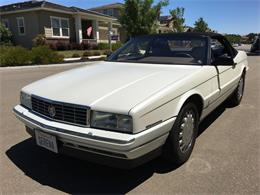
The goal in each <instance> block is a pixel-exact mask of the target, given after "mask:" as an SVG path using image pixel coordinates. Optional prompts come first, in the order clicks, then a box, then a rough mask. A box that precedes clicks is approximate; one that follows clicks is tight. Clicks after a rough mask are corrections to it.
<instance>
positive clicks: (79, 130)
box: [13, 105, 175, 160]
mask: <svg viewBox="0 0 260 195" xmlns="http://www.w3.org/2000/svg"><path fill="white" fill-rule="evenodd" d="M13 112H14V114H15V116H16V117H17V118H18V119H19V120H21V121H22V122H23V123H24V124H25V125H26V126H27V127H29V129H31V130H34V129H38V130H41V131H43V132H45V133H49V134H51V135H54V136H56V138H57V140H58V141H59V142H61V143H62V144H63V146H65V147H66V148H71V149H76V150H80V151H86V152H90V153H95V154H100V155H103V156H108V157H113V158H120V159H126V160H132V159H136V158H139V157H142V156H144V155H145V154H148V153H150V152H152V151H154V150H156V149H158V148H160V147H161V146H162V145H163V144H164V143H165V141H166V139H167V137H168V134H169V131H170V130H171V128H172V126H173V123H174V121H175V118H171V119H169V120H167V121H164V122H162V123H160V124H158V125H156V126H154V127H152V128H150V129H147V130H145V131H143V132H140V133H137V134H125V133H119V132H111V131H106V130H99V129H93V128H85V127H78V126H74V125H69V124H64V123H59V122H55V121H51V120H48V119H45V118H43V117H40V116H38V115H36V114H34V113H33V112H31V111H29V110H28V109H27V108H25V107H23V106H21V105H17V106H15V107H14V109H13Z"/></svg>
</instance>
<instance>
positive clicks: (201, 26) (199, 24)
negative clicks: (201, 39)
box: [194, 17, 208, 32]
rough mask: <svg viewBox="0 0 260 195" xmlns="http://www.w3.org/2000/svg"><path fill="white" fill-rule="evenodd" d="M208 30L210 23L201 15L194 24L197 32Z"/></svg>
mask: <svg viewBox="0 0 260 195" xmlns="http://www.w3.org/2000/svg"><path fill="white" fill-rule="evenodd" d="M207 30H208V24H207V23H206V22H205V21H204V19H203V18H202V17H200V18H199V19H198V20H197V21H196V22H195V24H194V31H195V32H206V31H207Z"/></svg>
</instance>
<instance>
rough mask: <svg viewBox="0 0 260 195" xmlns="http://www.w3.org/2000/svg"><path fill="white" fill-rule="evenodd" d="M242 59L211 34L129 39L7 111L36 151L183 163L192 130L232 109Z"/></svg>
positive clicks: (107, 160)
mask: <svg viewBox="0 0 260 195" xmlns="http://www.w3.org/2000/svg"><path fill="white" fill-rule="evenodd" d="M247 70H248V62H247V55H246V53H245V52H243V51H237V50H235V49H234V48H233V47H232V46H231V44H230V43H229V42H228V41H227V40H226V39H225V38H224V37H223V36H222V35H219V34H213V33H175V34H160V35H149V36H140V37H137V38H133V39H131V40H130V41H129V42H128V43H126V44H125V45H124V46H123V47H122V48H120V49H119V50H117V51H116V52H114V53H113V54H112V55H111V56H109V57H108V60H107V61H105V62H98V63H96V64H95V65H88V66H85V67H80V68H76V69H73V70H70V71H66V72H63V73H60V74H57V75H53V76H50V77H48V78H45V79H42V80H40V81H37V82H34V83H32V84H30V85H28V86H26V87H24V88H23V89H22V90H21V104H20V105H17V106H15V107H14V109H13V111H14V113H15V115H16V117H17V118H18V119H20V120H21V121H22V122H23V123H24V124H25V126H26V130H27V132H28V133H30V134H31V135H32V136H33V137H34V138H35V139H36V143H37V145H39V146H41V147H44V148H46V149H48V150H51V151H53V152H56V153H65V154H70V155H73V156H79V157H81V158H85V159H88V160H90V161H95V162H99V163H103V164H108V165H116V166H126V167H128V168H129V167H131V166H136V165H139V164H140V163H143V162H145V161H148V160H150V159H152V158H154V157H156V156H158V155H160V154H162V155H163V156H164V157H165V158H166V159H168V160H169V161H171V162H172V163H175V164H182V163H184V162H185V161H187V160H188V158H189V157H190V155H191V152H192V150H193V146H194V143H195V140H196V136H197V132H198V125H199V123H200V121H202V120H203V119H204V118H205V117H206V116H207V115H208V114H209V113H211V112H212V111H213V110H214V109H215V108H216V107H217V106H218V105H220V104H221V103H222V102H223V101H225V100H226V99H228V102H229V103H230V104H232V105H239V103H240V101H241V99H242V96H243V91H244V84H245V76H246V72H247Z"/></svg>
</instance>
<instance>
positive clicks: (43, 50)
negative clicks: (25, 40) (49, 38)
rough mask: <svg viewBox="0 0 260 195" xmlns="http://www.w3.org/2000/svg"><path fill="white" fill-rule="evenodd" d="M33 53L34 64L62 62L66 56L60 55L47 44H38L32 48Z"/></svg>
mask: <svg viewBox="0 0 260 195" xmlns="http://www.w3.org/2000/svg"><path fill="white" fill-rule="evenodd" d="M31 55H32V56H31V57H32V63H33V64H51V63H60V62H62V61H63V58H64V56H61V55H59V54H58V53H57V52H55V51H53V50H51V49H50V48H48V47H47V46H38V47H34V48H32V51H31Z"/></svg>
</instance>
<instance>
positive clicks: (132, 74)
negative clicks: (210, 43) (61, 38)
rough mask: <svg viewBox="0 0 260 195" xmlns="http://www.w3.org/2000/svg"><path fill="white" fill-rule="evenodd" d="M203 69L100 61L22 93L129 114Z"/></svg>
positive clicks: (46, 80)
mask: <svg viewBox="0 0 260 195" xmlns="http://www.w3.org/2000/svg"><path fill="white" fill-rule="evenodd" d="M200 68H201V66H186V65H158V64H137V63H120V62H100V63H97V64H94V65H87V66H84V67H81V68H76V69H73V70H69V71H66V72H62V73H59V74H56V75H53V76H50V77H47V78H45V79H42V80H39V81H37V82H34V83H32V84H30V85H28V86H26V87H25V88H23V91H25V92H27V93H29V94H33V95H37V96H40V97H44V98H47V99H51V100H55V101H60V102H66V103H73V104H80V105H86V106H90V107H91V109H93V110H101V111H109V112H117V113H122V114H127V113H128V111H129V110H130V109H131V108H133V107H134V106H136V105H137V104H138V103H140V102H142V101H144V100H145V99H148V98H149V97H151V96H152V95H153V94H156V93H157V92H158V91H160V90H162V89H163V88H165V87H167V86H169V85H172V84H174V83H176V82H177V81H180V80H182V79H184V78H185V77H187V76H189V75H190V74H193V73H195V72H196V71H198V70H199V69H200Z"/></svg>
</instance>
